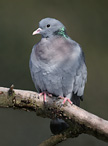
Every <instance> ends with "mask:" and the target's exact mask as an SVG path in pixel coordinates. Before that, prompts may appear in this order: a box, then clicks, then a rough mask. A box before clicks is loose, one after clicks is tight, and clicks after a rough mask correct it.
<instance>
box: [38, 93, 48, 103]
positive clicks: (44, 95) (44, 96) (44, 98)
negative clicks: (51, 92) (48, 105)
mask: <svg viewBox="0 0 108 146" xmlns="http://www.w3.org/2000/svg"><path fill="white" fill-rule="evenodd" d="M42 95H43V100H44V102H46V92H42V93H40V94H39V97H40V96H42Z"/></svg>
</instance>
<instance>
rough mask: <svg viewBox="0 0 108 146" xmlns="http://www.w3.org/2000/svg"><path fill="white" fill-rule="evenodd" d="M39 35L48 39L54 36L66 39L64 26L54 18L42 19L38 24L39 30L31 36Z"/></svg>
mask: <svg viewBox="0 0 108 146" xmlns="http://www.w3.org/2000/svg"><path fill="white" fill-rule="evenodd" d="M35 34H41V35H42V37H43V38H50V37H53V36H54V35H61V36H64V37H67V34H66V28H65V26H64V25H63V24H62V23H61V22H60V21H58V20H56V19H54V18H44V19H42V20H41V21H40V22H39V28H38V29H37V30H36V31H34V32H33V35H35Z"/></svg>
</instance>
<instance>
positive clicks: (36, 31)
mask: <svg viewBox="0 0 108 146" xmlns="http://www.w3.org/2000/svg"><path fill="white" fill-rule="evenodd" d="M41 30H42V29H41V28H38V29H37V30H35V31H34V32H33V33H32V35H36V34H40V32H41Z"/></svg>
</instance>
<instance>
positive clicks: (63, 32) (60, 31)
mask: <svg viewBox="0 0 108 146" xmlns="http://www.w3.org/2000/svg"><path fill="white" fill-rule="evenodd" d="M56 34H57V35H61V36H63V37H64V38H68V35H67V34H66V30H65V28H64V27H62V28H61V29H59V30H58V31H57V32H56Z"/></svg>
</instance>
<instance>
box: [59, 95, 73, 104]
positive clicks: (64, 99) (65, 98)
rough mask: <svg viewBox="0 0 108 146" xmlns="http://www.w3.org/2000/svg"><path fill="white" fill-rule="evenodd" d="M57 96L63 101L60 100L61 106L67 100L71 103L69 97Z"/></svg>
mask: <svg viewBox="0 0 108 146" xmlns="http://www.w3.org/2000/svg"><path fill="white" fill-rule="evenodd" d="M59 98H61V99H63V102H62V104H61V106H63V105H64V104H65V102H66V101H68V102H69V103H70V104H71V105H72V101H71V100H70V99H69V98H67V97H62V96H59Z"/></svg>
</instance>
